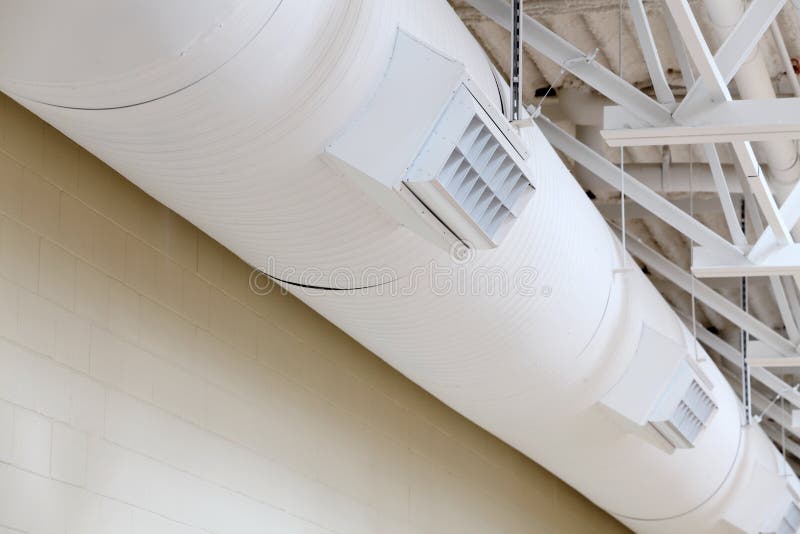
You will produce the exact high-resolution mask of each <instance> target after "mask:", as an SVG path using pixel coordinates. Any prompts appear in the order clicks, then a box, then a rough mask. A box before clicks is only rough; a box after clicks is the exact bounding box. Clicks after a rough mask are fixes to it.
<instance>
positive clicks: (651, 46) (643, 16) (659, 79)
mask: <svg viewBox="0 0 800 534" xmlns="http://www.w3.org/2000/svg"><path fill="white" fill-rule="evenodd" d="M628 7H629V8H630V12H631V18H632V19H633V27H634V28H635V30H636V37H637V38H638V39H639V48H641V50H642V55H643V56H644V62H645V65H647V72H648V73H649V74H650V80H651V81H652V82H653V90H654V91H655V93H656V99H657V100H658V101H659V102H660V103H662V104H674V103H675V97H674V96H673V95H672V89H670V87H669V82H667V77H666V75H665V74H664V68H663V67H662V66H661V58H659V57H658V48H656V41H655V39H654V38H653V31H652V30H651V29H650V22H649V21H648V20H647V12H646V11H645V9H644V4H643V3H642V0H628Z"/></svg>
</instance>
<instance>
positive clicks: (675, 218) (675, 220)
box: [536, 116, 741, 257]
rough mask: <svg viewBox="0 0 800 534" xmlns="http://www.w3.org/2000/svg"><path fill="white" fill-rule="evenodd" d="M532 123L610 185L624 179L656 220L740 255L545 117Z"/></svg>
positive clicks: (705, 243) (615, 185)
mask: <svg viewBox="0 0 800 534" xmlns="http://www.w3.org/2000/svg"><path fill="white" fill-rule="evenodd" d="M536 124H537V125H538V126H539V128H540V129H541V131H542V133H543V134H544V136H545V137H546V138H547V140H548V141H549V142H550V144H551V145H553V146H554V147H555V148H557V149H558V150H560V151H561V152H563V153H564V154H566V155H567V156H568V157H570V158H572V159H574V160H575V161H576V162H578V163H579V164H581V165H583V166H584V167H585V168H586V169H588V170H589V171H590V172H592V173H593V174H595V175H596V176H597V177H598V178H600V179H601V180H603V181H605V182H606V183H608V184H609V185H610V186H611V187H613V188H615V189H617V190H620V189H621V187H622V180H623V179H624V180H625V196H627V197H629V198H631V199H633V200H635V201H636V202H638V203H639V204H640V205H641V206H642V207H644V208H646V209H647V210H649V211H650V212H652V213H653V214H654V215H655V216H657V217H658V218H659V219H661V220H663V221H664V222H666V223H667V224H669V225H670V226H672V227H673V228H675V229H676V230H678V231H679V232H681V233H683V234H684V235H686V236H688V237H689V238H690V239H692V240H694V241H695V242H696V243H698V244H700V245H703V246H708V247H709V248H712V249H714V250H717V251H718V252H720V254H722V255H723V256H733V257H735V256H741V251H740V250H739V249H737V248H736V247H735V246H734V245H732V244H731V243H730V242H729V241H727V240H726V239H724V238H722V237H721V236H720V235H719V234H717V233H716V232H714V231H713V230H711V229H710V228H708V227H707V226H705V225H704V224H703V223H701V222H700V221H698V220H696V219H695V218H693V217H691V216H690V215H689V214H688V213H686V212H684V211H683V210H681V209H680V208H678V207H677V206H675V205H673V204H672V203H671V202H669V201H668V200H667V199H665V198H664V197H662V196H661V195H659V194H658V193H656V192H655V191H653V190H652V189H650V188H649V187H647V186H645V185H643V184H642V183H641V182H639V181H638V180H636V179H635V178H634V177H632V176H631V175H629V174H627V173H623V172H621V171H620V169H619V167H617V166H616V165H614V164H613V163H611V162H610V161H608V160H607V159H606V158H605V157H604V156H603V155H601V154H598V153H597V152H595V151H593V150H592V149H591V148H589V147H587V146H586V145H584V144H583V143H581V142H580V141H578V140H577V139H575V138H574V137H573V136H571V135H569V134H568V133H567V132H565V131H564V130H562V129H561V128H559V127H558V126H556V125H555V124H553V123H552V122H550V121H549V120H548V119H547V118H546V117H544V116H539V117H538V118H537V119H536Z"/></svg>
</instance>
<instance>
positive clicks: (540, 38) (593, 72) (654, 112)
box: [466, 0, 671, 124]
mask: <svg viewBox="0 0 800 534" xmlns="http://www.w3.org/2000/svg"><path fill="white" fill-rule="evenodd" d="M466 2H467V3H468V4H470V5H471V6H472V7H474V8H475V9H477V10H478V11H480V12H481V13H483V14H484V15H485V16H487V17H489V18H490V19H492V20H493V21H494V22H496V23H497V24H499V25H500V26H502V27H503V28H505V29H506V30H509V31H510V30H511V10H510V9H509V6H508V3H506V2H504V1H503V0H466ZM522 38H523V41H524V42H525V44H527V45H528V46H530V47H531V48H533V49H535V50H537V51H538V52H540V53H541V54H543V55H544V56H545V57H547V58H548V59H550V60H551V61H553V62H555V63H556V64H557V65H558V66H559V67H561V68H562V69H564V70H565V71H567V72H570V73H572V74H574V75H575V76H577V77H578V78H580V79H581V80H583V81H584V82H585V83H586V84H588V85H589V86H591V87H593V88H594V89H596V90H597V91H598V92H600V93H601V94H603V95H605V96H606V97H608V98H609V99H610V100H612V101H613V102H616V103H617V104H620V105H623V106H625V107H627V108H628V109H630V110H631V111H632V112H633V113H634V114H635V115H636V116H637V117H640V118H642V119H644V120H646V121H648V122H650V123H654V124H660V123H664V122H667V121H669V120H670V118H671V110H670V109H668V108H667V107H665V106H663V105H661V104H659V103H658V102H656V101H655V100H653V99H652V98H650V97H649V96H647V95H646V94H644V93H643V92H642V91H640V90H639V89H637V88H636V87H634V86H633V85H631V84H630V83H628V82H626V81H625V80H623V79H622V78H620V77H619V76H617V75H616V74H614V73H613V72H611V71H610V70H608V69H607V68H605V67H604V66H603V65H601V64H600V63H598V62H597V61H594V59H592V57H591V55H590V54H586V53H584V52H583V51H581V50H580V49H579V48H577V47H576V46H575V45H573V44H572V43H570V42H569V41H567V40H565V39H564V38H562V37H560V36H559V35H557V34H556V33H554V32H552V31H550V30H548V29H547V28H546V27H545V26H544V25H542V24H540V23H539V22H537V21H536V20H534V19H532V18H531V17H530V16H528V15H523V16H522Z"/></svg>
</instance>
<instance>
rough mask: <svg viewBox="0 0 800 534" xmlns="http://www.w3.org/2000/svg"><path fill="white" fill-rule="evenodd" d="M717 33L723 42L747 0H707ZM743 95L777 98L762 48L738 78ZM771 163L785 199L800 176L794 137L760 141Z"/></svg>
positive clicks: (778, 194)
mask: <svg viewBox="0 0 800 534" xmlns="http://www.w3.org/2000/svg"><path fill="white" fill-rule="evenodd" d="M704 5H705V6H706V9H707V11H708V16H709V20H710V21H711V24H712V27H713V31H714V35H715V37H716V38H717V40H718V41H719V42H723V41H724V39H725V38H726V37H727V36H728V34H729V33H730V32H731V30H733V28H734V26H736V23H737V22H738V21H739V19H740V18H741V16H742V14H743V13H744V10H745V7H746V5H745V2H744V1H743V0H704ZM734 81H735V82H736V87H737V88H738V89H739V97H740V98H742V99H748V100H759V99H770V98H775V97H776V95H775V88H774V87H773V85H772V78H771V77H770V75H769V70H768V69H767V65H766V62H765V61H764V57H763V55H762V53H761V50H760V48H759V47H756V49H755V50H754V51H753V52H752V54H750V57H748V58H747V60H746V61H745V62H744V64H742V66H741V68H740V69H739V72H738V73H737V74H736V76H735V77H734ZM758 145H759V146H760V148H761V149H762V151H763V153H764V159H765V160H766V163H767V164H768V165H769V170H770V177H771V178H772V190H773V192H774V193H775V195H776V197H777V198H778V200H779V201H783V200H784V199H785V198H786V196H787V195H788V194H789V192H790V191H791V188H792V186H793V185H794V184H795V183H796V182H797V180H798V179H800V160H798V154H797V147H796V145H795V143H794V142H793V141H791V140H785V141H770V142H764V143H758Z"/></svg>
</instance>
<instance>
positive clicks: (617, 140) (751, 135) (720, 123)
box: [601, 98, 800, 146]
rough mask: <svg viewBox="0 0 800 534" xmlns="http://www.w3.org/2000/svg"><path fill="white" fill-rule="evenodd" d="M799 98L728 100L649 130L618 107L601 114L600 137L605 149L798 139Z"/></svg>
mask: <svg viewBox="0 0 800 534" xmlns="http://www.w3.org/2000/svg"><path fill="white" fill-rule="evenodd" d="M799 110H800V98H778V99H774V100H732V101H725V102H716V103H714V104H711V105H709V107H708V108H706V109H704V110H702V111H699V112H697V113H694V114H692V115H688V116H684V117H682V118H681V123H680V124H674V125H668V126H660V127H658V126H651V125H649V124H647V123H644V122H642V121H640V120H637V118H636V117H634V116H632V114H631V113H630V112H628V111H627V110H625V109H624V108H622V107H620V106H607V107H606V108H605V109H604V110H603V128H604V129H603V130H602V131H601V134H602V136H603V138H604V139H605V140H606V142H607V143H608V144H609V146H646V145H690V144H696V143H733V142H736V141H772V140H776V139H778V140H780V139H787V138H788V139H800V111H799Z"/></svg>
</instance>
